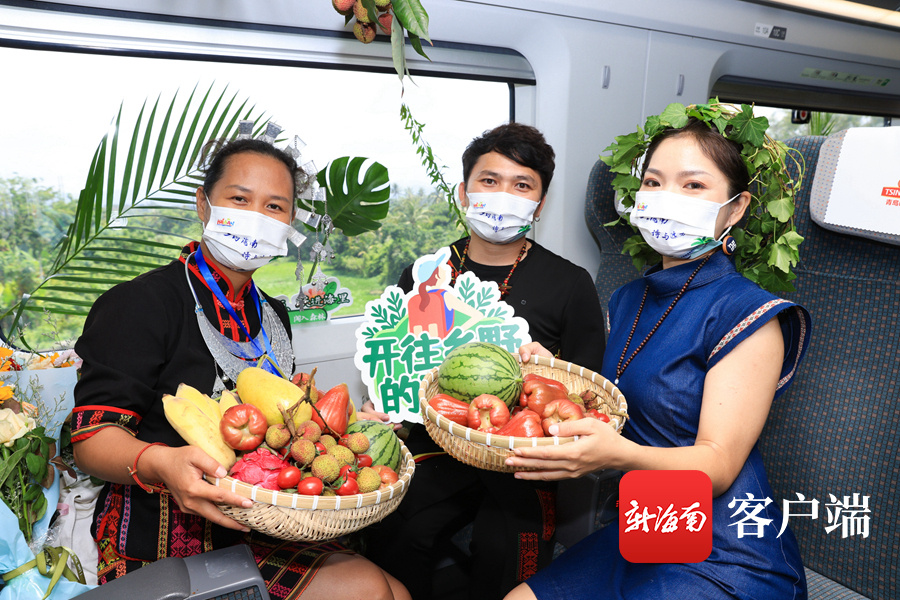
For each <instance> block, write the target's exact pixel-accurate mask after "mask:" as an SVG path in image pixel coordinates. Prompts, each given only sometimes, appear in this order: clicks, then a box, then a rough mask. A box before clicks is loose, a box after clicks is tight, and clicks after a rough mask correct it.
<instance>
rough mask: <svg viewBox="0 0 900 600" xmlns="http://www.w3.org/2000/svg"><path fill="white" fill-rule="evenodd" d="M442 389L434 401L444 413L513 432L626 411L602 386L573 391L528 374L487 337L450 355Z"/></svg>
mask: <svg viewBox="0 0 900 600" xmlns="http://www.w3.org/2000/svg"><path fill="white" fill-rule="evenodd" d="M438 389H439V390H440V392H441V393H438V394H436V395H435V396H434V397H432V398H431V399H430V400H429V401H428V405H429V406H431V407H432V408H433V409H434V410H435V411H436V412H437V413H438V414H440V415H442V416H444V417H446V418H447V419H449V420H451V421H453V422H455V423H458V424H459V425H462V426H463V427H469V428H471V429H477V430H479V431H483V432H485V433H492V434H497V435H504V436H511V437H545V436H549V435H550V433H549V430H550V427H551V426H552V425H555V424H556V423H559V422H562V421H573V420H577V419H583V418H585V417H592V418H595V419H598V420H600V421H603V422H605V423H610V415H617V416H622V417H625V413H624V412H619V411H618V410H615V409H613V408H611V407H610V406H609V405H608V404H607V403H606V402H604V398H603V397H602V396H600V395H599V394H598V393H597V392H594V391H592V390H585V391H583V392H581V393H580V394H575V393H570V392H569V390H568V389H567V388H566V386H565V384H563V383H562V382H560V381H556V380H555V379H551V378H548V377H543V376H541V375H537V374H534V373H529V374H527V375H525V376H524V377H523V376H522V370H521V367H520V366H519V363H518V362H517V361H516V359H515V357H514V356H513V355H512V354H510V353H509V352H507V351H506V350H504V349H502V348H500V347H499V346H495V345H493V344H488V343H484V342H473V343H470V344H464V345H462V346H459V347H458V348H456V349H454V350H453V351H451V352H450V353H448V354H447V356H446V357H445V358H444V361H443V363H442V364H441V366H440V368H439V369H438Z"/></svg>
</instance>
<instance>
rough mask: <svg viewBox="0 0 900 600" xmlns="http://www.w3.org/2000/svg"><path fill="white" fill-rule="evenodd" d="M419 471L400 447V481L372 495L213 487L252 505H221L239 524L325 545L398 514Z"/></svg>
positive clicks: (226, 482)
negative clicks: (246, 506)
mask: <svg viewBox="0 0 900 600" xmlns="http://www.w3.org/2000/svg"><path fill="white" fill-rule="evenodd" d="M415 468H416V464H415V461H413V457H412V454H411V453H410V452H409V450H408V449H407V448H406V446H405V445H404V444H403V442H400V468H399V470H398V473H397V474H398V475H399V480H398V481H397V482H396V483H394V484H391V485H390V486H389V487H387V488H385V489H379V490H375V491H374V492H369V493H367V494H354V495H352V496H305V495H303V494H287V493H284V492H279V491H274V490H267V489H265V488H261V487H259V486H256V485H250V484H248V483H244V482H243V481H239V480H237V479H234V478H232V477H224V478H222V479H219V478H213V479H211V480H210V482H211V483H212V484H214V485H217V486H219V487H221V488H225V489H227V490H230V491H232V492H234V493H236V494H239V495H241V496H244V497H245V498H250V499H251V500H253V506H251V507H250V508H241V507H238V506H232V505H230V504H220V505H218V506H219V510H221V511H222V513H223V514H225V515H226V516H228V517H231V518H232V519H234V520H235V521H237V522H238V523H241V524H243V525H246V526H247V527H249V528H250V529H254V530H256V531H260V532H262V533H265V534H268V535H271V536H272V537H276V538H279V539H282V540H293V541H303V542H320V541H324V540H331V539H334V538H338V537H340V536H342V535H345V534H348V533H352V532H354V531H358V530H360V529H362V528H363V527H366V526H368V525H371V524H372V523H376V522H378V521H380V520H381V519H383V518H385V517H386V516H387V515H389V514H391V513H392V512H394V510H396V509H397V507H398V506H399V505H400V501H401V500H402V499H403V496H404V495H406V490H407V489H409V484H410V480H411V479H412V476H413V471H415Z"/></svg>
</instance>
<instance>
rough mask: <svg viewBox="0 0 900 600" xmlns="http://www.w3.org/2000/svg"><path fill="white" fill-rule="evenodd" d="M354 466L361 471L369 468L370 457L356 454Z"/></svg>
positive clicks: (370, 463) (370, 464)
mask: <svg viewBox="0 0 900 600" xmlns="http://www.w3.org/2000/svg"><path fill="white" fill-rule="evenodd" d="M356 466H357V467H359V468H360V469H362V468H363V467H371V466H372V457H371V456H369V455H368V454H357V455H356Z"/></svg>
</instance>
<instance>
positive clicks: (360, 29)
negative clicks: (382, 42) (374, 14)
mask: <svg viewBox="0 0 900 600" xmlns="http://www.w3.org/2000/svg"><path fill="white" fill-rule="evenodd" d="M353 35H355V36H356V39H358V40H359V41H361V42H362V43H363V44H368V43H370V42H372V41H373V40H374V39H375V27H374V26H373V25H370V24H368V23H360V22H359V21H357V22H356V23H355V24H354V25H353Z"/></svg>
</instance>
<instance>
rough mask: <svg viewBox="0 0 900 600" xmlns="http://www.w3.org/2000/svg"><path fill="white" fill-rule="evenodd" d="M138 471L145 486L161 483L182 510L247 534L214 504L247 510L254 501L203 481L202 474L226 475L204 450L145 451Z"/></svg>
mask: <svg viewBox="0 0 900 600" xmlns="http://www.w3.org/2000/svg"><path fill="white" fill-rule="evenodd" d="M138 472H139V475H138V476H139V477H140V478H141V481H144V482H145V483H149V482H151V481H154V482H155V481H162V483H164V484H165V486H166V489H168V490H169V492H170V493H171V494H172V497H173V498H174V499H175V501H176V502H177V503H178V507H179V508H180V509H181V510H182V511H184V512H186V513H189V514H192V515H199V516H201V517H204V518H205V519H209V520H210V521H212V522H213V523H216V524H218V525H221V526H222V527H227V528H229V529H238V530H240V531H249V529H248V528H247V527H245V526H244V525H241V524H240V523H238V522H236V521H234V520H232V519H229V518H228V517H226V516H225V515H224V514H222V512H221V511H220V510H219V509H218V508H217V507H216V503H223V504H233V505H234V506H240V507H242V508H250V507H251V506H253V502H252V501H251V500H250V499H248V498H244V497H243V496H239V495H237V494H235V493H234V492H230V491H228V490H226V489H224V488H220V487H217V486H214V485H211V484H209V483H208V482H207V481H205V480H204V479H203V475H204V474H206V475H209V476H210V477H225V476H226V475H227V474H228V472H227V471H226V469H225V467H223V466H222V465H220V464H219V463H218V462H217V461H216V460H215V459H213V458H211V457H210V456H209V455H208V454H206V452H204V451H203V450H201V449H199V448H197V447H195V446H181V447H179V448H170V447H168V446H153V447H151V448H147V449H146V450H145V451H144V453H143V454H142V455H141V458H140V464H139V465H138Z"/></svg>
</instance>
